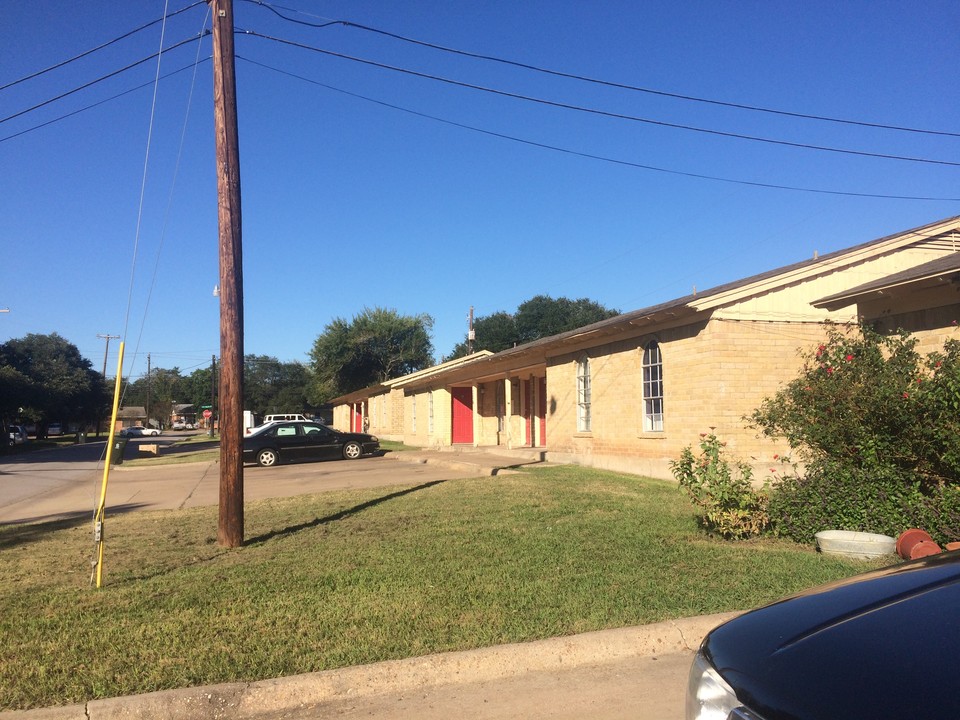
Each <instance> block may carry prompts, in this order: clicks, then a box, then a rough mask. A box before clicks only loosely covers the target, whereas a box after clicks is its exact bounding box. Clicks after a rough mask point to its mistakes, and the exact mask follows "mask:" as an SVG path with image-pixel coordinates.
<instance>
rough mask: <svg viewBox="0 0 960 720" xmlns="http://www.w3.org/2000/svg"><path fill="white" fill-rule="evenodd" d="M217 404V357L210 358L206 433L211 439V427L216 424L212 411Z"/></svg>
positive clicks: (213, 411)
mask: <svg viewBox="0 0 960 720" xmlns="http://www.w3.org/2000/svg"><path fill="white" fill-rule="evenodd" d="M216 404H217V356H216V355H213V356H212V357H211V358H210V428H209V432H208V433H207V434H208V435H209V436H210V437H213V426H214V425H215V424H216V422H217V412H216V410H215V409H214V408H215V407H216Z"/></svg>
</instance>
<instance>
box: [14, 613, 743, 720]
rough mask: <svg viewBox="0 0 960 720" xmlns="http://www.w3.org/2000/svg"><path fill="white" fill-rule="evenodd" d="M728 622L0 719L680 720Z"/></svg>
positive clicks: (688, 623) (698, 622) (668, 625)
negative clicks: (690, 687)
mask: <svg viewBox="0 0 960 720" xmlns="http://www.w3.org/2000/svg"><path fill="white" fill-rule="evenodd" d="M734 616H735V613H725V614H720V615H710V616H704V617H697V618H687V619H682V620H674V621H667V622H661V623H656V624H652V625H644V626H640V627H631V628H623V629H617V630H602V631H598V632H591V633H584V634H582V635H573V636H569V637H560V638H551V639H548V640H539V641H535V642H529V643H516V644H511V645H501V646H496V647H490V648H482V649H478V650H467V651H464V652H452V653H442V654H437V655H427V656H424V657H418V658H410V659H406V660H392V661H387V662H381V663H375V664H373V665H363V666H357V667H349V668H343V669H340V670H329V671H326V672H318V673H309V674H306V675H296V676H291V677H285V678H279V679H274V680H260V681H257V682H249V683H227V684H223V685H213V686H206V687H195V688H185V689H180V690H167V691H161V692H154V693H147V694H144V695H132V696H128V697H120V698H110V699H107V700H93V701H90V702H88V703H86V704H83V705H71V706H67V707H61V708H43V709H39V710H28V711H14V712H6V713H0V718H2V719H3V720H15V719H22V720H121V719H123V720H127V719H131V718H140V719H146V718H151V719H153V718H156V719H158V720H159V719H161V718H162V719H163V720H215V719H216V720H220V719H225V718H235V719H237V720H279V719H280V718H298V719H302V720H306V719H319V718H330V717H345V718H359V717H367V718H369V717H379V718H392V719H396V720H414V719H417V720H440V719H441V718H442V719H446V718H457V719H458V720H468V719H477V720H480V719H486V718H531V719H537V718H586V717H589V718H595V719H597V720H604V719H607V720H610V719H613V718H650V719H651V720H654V719H656V720H682V719H683V699H684V694H685V691H686V680H687V672H688V670H689V668H690V663H691V661H692V658H693V654H694V652H695V651H696V648H697V647H698V645H699V643H700V641H701V640H702V639H703V637H704V636H705V635H706V634H707V632H709V631H710V630H711V629H712V628H713V627H715V626H716V625H718V624H720V623H721V622H723V621H725V620H727V619H729V618H732V617H734Z"/></svg>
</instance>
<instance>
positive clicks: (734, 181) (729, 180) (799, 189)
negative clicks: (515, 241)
mask: <svg viewBox="0 0 960 720" xmlns="http://www.w3.org/2000/svg"><path fill="white" fill-rule="evenodd" d="M237 59H238V60H243V61H244V62H248V63H250V64H252V65H257V66H259V67H262V68H264V69H266V70H270V71H272V72H277V73H280V74H282V75H287V76H289V77H292V78H295V79H297V80H302V81H304V82H307V83H310V84H312V85H317V86H319V87H323V88H326V89H328V90H333V91H334V92H338V93H342V94H344V95H348V96H350V97H354V98H357V99H359V100H364V101H366V102H370V103H374V104H376V105H380V106H382V107H386V108H390V109H392V110H398V111H400V112H404V113H407V114H410V115H414V116H416V117H421V118H424V119H427V120H433V121H435V122H439V123H443V124H445V125H450V126H452V127H457V128H461V129H463V130H469V131H471V132H477V133H481V134H483V135H488V136H490V137H496V138H500V139H502V140H509V141H511V142H517V143H521V144H523V145H529V146H531V147H537V148H541V149H544V150H552V151H553V152H559V153H564V154H567V155H573V156H576V157H582V158H586V159H588V160H599V161H601V162H607V163H613V164H615V165H622V166H626V167H633V168H637V169H640V170H650V171H652V172H660V173H667V174H669V175H679V176H681V177H689V178H694V179H697V180H710V181H714V182H723V183H731V184H735V185H748V186H751V187H761V188H768V189H772V190H788V191H792V192H806V193H817V194H821V195H841V196H846V197H862V198H877V199H882V200H922V201H939V202H960V197H952V198H951V197H922V196H916V195H892V194H891V195H888V194H880V193H859V192H850V191H842V190H824V189H819V188H809V187H801V186H794V185H780V184H776V183H762V182H753V181H750V180H739V179H735V178H726V177H721V176H718V175H705V174H701V173H690V172H684V171H681V170H671V169H669V168H663V167H657V166H655V165H646V164H643V163H636V162H631V161H628V160H621V159H618V158H611V157H605V156H603V155H594V154H591V153H585V152H580V151H577V150H571V149H569V148H563V147H559V146H557V145H548V144H546V143H541V142H536V141H534V140H526V139H524V138H519V137H516V136H513V135H507V134H505V133H499V132H495V131H492V130H486V129H484V128H479V127H475V126H473V125H467V124H465V123H460V122H456V121H454V120H447V119H445V118H441V117H438V116H436V115H430V114H427V113H423V112H419V111H417V110H411V109H409V108H405V107H402V106H400V105H394V104H392V103H388V102H384V101H382V100H376V99H374V98H370V97H367V96H365V95H360V94H358V93H354V92H350V91H349V90H343V89H341V88H338V87H334V86H333V85H328V84H326V83H322V82H319V81H317V80H312V79H311V78H307V77H304V76H302V75H297V74H296V73H292V72H289V71H287V70H280V69H279V68H275V67H271V66H270V65H265V64H263V63H261V62H257V61H255V60H250V59H249V58H245V57H243V56H242V55H237Z"/></svg>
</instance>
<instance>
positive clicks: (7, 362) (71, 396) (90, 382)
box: [0, 333, 108, 432]
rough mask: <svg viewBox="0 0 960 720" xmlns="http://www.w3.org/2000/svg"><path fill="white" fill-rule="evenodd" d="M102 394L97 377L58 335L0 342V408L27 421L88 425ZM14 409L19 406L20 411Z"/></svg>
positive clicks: (99, 410)
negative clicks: (0, 343)
mask: <svg viewBox="0 0 960 720" xmlns="http://www.w3.org/2000/svg"><path fill="white" fill-rule="evenodd" d="M107 402H108V392H107V388H106V385H105V384H104V382H103V378H102V377H101V376H100V373H98V372H97V371H96V370H94V369H93V366H92V364H91V363H90V361H89V360H87V359H86V358H84V357H83V356H81V355H80V351H79V350H78V349H77V347H76V346H75V345H73V344H72V343H70V342H68V341H67V340H65V339H64V338H62V337H61V336H60V335H58V334H56V333H52V334H50V335H39V334H29V335H27V336H25V337H23V338H19V339H14V340H9V341H7V342H6V343H4V344H2V345H0V412H2V413H3V414H4V415H10V416H12V415H20V416H21V417H23V418H25V419H28V420H33V421H34V422H36V423H38V425H39V426H40V428H41V432H42V429H43V428H45V427H46V425H47V424H48V423H49V422H51V421H54V420H59V421H61V422H65V423H66V422H80V423H93V422H95V421H96V420H97V418H98V417H99V416H100V415H101V414H103V412H104V411H105V408H106V405H107ZM20 408H23V410H22V412H21V411H20Z"/></svg>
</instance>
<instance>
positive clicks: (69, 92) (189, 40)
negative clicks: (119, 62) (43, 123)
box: [0, 30, 210, 123]
mask: <svg viewBox="0 0 960 720" xmlns="http://www.w3.org/2000/svg"><path fill="white" fill-rule="evenodd" d="M209 34H210V32H209V31H208V30H204V31H203V32H201V33H200V34H199V35H197V36H196V37H192V38H187V39H186V40H181V41H180V42H178V43H176V44H174V45H171V46H170V47H168V48H166V49H161V50H160V51H159V52H155V53H153V54H152V55H148V56H147V57H145V58H141V59H140V60H137V61H136V62H133V63H130V64H129V65H127V66H126V67H122V68H120V69H119V70H114V71H113V72H111V73H107V74H106V75H102V76H100V77H98V78H96V79H95V80H91V81H90V82H86V83H84V84H83V85H80V86H78V87H75V88H73V89H72V90H67V91H66V92H64V93H61V94H60V95H57V96H56V97H53V98H50V99H49V100H44V101H43V102H40V103H37V104H36V105H34V106H33V107H28V108H27V109H25V110H20V111H19V112H15V113H14V114H13V115H8V116H7V117H5V118H0V123H5V122H7V121H8V120H13V119H14V118H18V117H20V116H21V115H26V114H27V113H29V112H33V111H34V110H38V109H40V108H42V107H44V106H45V105H49V104H50V103H53V102H56V101H57V100H62V99H63V98H65V97H68V96H70V95H73V94H74V93H77V92H80V91H81V90H85V89H87V88H88V87H91V86H93V85H96V84H97V83H100V82H103V81H104V80H107V79H109V78H112V77H115V76H117V75H119V74H121V73H124V72H126V71H127V70H130V69H132V68H135V67H137V65H142V64H143V63H145V62H149V61H150V60H153V59H155V58H158V57H160V56H161V55H162V54H163V53H168V52H170V51H171V50H176V49H177V48H179V47H182V46H183V45H186V44H187V43H192V42H197V41H198V40H201V39H202V38H203V37H205V36H206V35H209ZM151 84H152V83H151Z"/></svg>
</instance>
